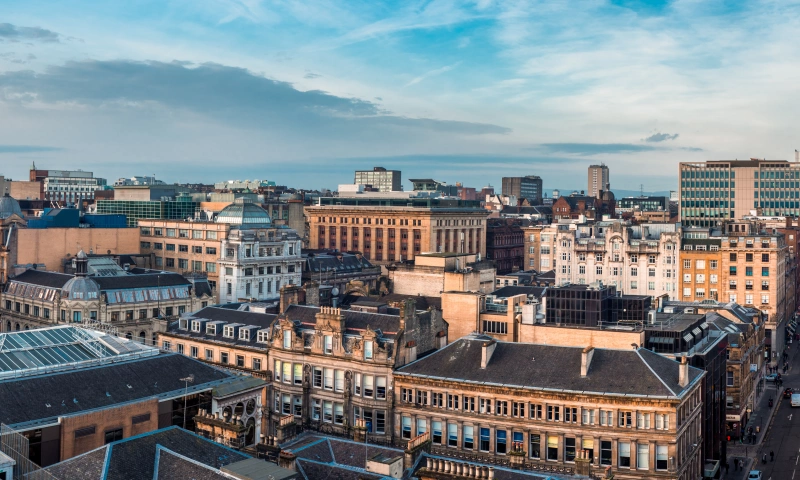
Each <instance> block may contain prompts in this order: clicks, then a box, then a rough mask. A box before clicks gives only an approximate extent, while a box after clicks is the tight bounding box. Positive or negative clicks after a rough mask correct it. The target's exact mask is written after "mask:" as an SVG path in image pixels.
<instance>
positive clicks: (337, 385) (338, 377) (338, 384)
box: [333, 370, 344, 392]
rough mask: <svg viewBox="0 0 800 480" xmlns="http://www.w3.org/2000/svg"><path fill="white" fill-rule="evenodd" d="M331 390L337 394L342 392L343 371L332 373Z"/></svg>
mask: <svg viewBox="0 0 800 480" xmlns="http://www.w3.org/2000/svg"><path fill="white" fill-rule="evenodd" d="M333 389H334V390H335V391H337V392H343V391H344V370H335V371H334V385H333Z"/></svg>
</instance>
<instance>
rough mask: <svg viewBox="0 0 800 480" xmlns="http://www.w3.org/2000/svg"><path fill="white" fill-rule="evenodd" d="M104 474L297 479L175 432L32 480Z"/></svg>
mask: <svg viewBox="0 0 800 480" xmlns="http://www.w3.org/2000/svg"><path fill="white" fill-rule="evenodd" d="M98 471H99V472H103V475H102V476H100V477H93V478H102V479H103V480H171V479H176V478H193V479H220V480H222V479H233V478H238V479H240V480H258V479H262V478H270V479H273V480H294V479H299V478H301V477H299V475H298V474H297V473H296V472H292V471H289V470H286V469H283V468H281V467H278V466H277V465H275V464H273V463H269V462H265V461H263V460H258V459H255V458H253V457H251V456H249V455H246V454H245V453H243V452H241V451H236V450H233V449H232V448H229V447H226V446H223V445H220V444H219V443H216V442H214V441H213V440H209V439H207V438H204V437H202V436H200V435H197V434H195V433H191V432H189V431H187V430H184V429H182V428H179V427H176V426H172V427H166V428H162V429H159V430H154V431H151V432H147V433H144V434H141V435H136V436H134V437H133V438H126V439H122V440H115V441H112V442H110V443H108V444H107V445H103V446H101V447H97V448H95V449H94V450H90V451H88V452H86V454H84V455H81V456H79V457H78V458H75V459H72V460H68V461H63V462H60V463H56V464H54V465H51V466H49V467H47V468H45V469H43V470H40V471H38V472H35V473H33V474H32V475H31V478H49V479H70V478H75V479H77V478H87V477H86V475H87V472H98Z"/></svg>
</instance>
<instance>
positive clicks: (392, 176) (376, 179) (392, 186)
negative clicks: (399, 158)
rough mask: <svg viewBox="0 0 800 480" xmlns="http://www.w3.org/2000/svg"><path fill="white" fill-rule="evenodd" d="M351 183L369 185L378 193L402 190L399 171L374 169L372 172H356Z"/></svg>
mask: <svg viewBox="0 0 800 480" xmlns="http://www.w3.org/2000/svg"><path fill="white" fill-rule="evenodd" d="M353 183H354V184H356V185H369V186H371V187H372V188H373V189H375V190H377V191H379V192H399V191H401V190H402V189H403V179H402V175H401V172H400V170H386V169H385V168H383V167H375V168H373V169H372V170H356V174H355V177H354V179H353Z"/></svg>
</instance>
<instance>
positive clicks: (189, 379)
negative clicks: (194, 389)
mask: <svg viewBox="0 0 800 480" xmlns="http://www.w3.org/2000/svg"><path fill="white" fill-rule="evenodd" d="M180 380H181V381H182V382H185V384H186V386H185V387H184V390H183V429H184V430H186V402H187V401H188V398H187V396H188V394H189V384H190V383H194V374H191V375H189V376H188V377H183V378H181V379H180Z"/></svg>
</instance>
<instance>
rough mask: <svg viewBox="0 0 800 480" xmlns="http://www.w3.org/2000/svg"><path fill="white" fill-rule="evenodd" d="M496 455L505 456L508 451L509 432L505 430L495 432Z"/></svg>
mask: <svg viewBox="0 0 800 480" xmlns="http://www.w3.org/2000/svg"><path fill="white" fill-rule="evenodd" d="M494 435H495V441H494V445H495V450H494V451H495V453H498V454H500V455H503V454H505V453H506V452H507V451H508V450H507V447H508V432H507V431H505V430H495V433H494Z"/></svg>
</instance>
